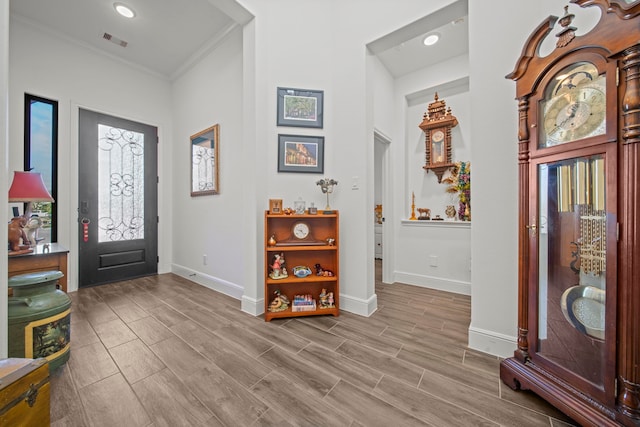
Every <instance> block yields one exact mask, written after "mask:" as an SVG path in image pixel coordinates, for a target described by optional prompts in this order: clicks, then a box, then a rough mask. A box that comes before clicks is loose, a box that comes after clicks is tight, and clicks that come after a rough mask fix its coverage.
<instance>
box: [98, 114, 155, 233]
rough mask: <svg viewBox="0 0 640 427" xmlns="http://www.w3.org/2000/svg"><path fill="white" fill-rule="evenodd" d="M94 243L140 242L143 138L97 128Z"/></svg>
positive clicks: (142, 206)
mask: <svg viewBox="0 0 640 427" xmlns="http://www.w3.org/2000/svg"><path fill="white" fill-rule="evenodd" d="M98 136H99V143H98V144H99V145H98V147H99V150H98V218H99V222H98V228H99V233H98V242H100V243H103V242H113V241H123V240H134V239H143V238H144V134H142V133H138V132H133V131H129V130H126V129H118V128H114V127H110V126H105V125H101V124H99V125H98Z"/></svg>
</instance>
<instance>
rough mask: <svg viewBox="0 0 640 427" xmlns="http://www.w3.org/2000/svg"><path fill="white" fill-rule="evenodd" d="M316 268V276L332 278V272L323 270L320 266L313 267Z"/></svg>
mask: <svg viewBox="0 0 640 427" xmlns="http://www.w3.org/2000/svg"><path fill="white" fill-rule="evenodd" d="M314 267H315V268H316V276H324V277H333V276H334V274H333V271H331V270H325V269H324V268H322V266H321V265H320V264H316V265H315V266H314Z"/></svg>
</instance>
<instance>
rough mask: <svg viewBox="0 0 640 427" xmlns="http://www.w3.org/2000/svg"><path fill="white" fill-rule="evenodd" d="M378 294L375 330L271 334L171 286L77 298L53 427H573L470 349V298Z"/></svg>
mask: <svg viewBox="0 0 640 427" xmlns="http://www.w3.org/2000/svg"><path fill="white" fill-rule="evenodd" d="M378 269H379V265H378ZM376 293H377V296H378V307H379V308H378V311H377V312H376V313H374V314H373V315H372V316H371V317H369V318H365V317H360V316H356V315H353V314H350V313H347V312H342V313H341V315H340V316H339V317H332V316H330V317H326V316H319V317H304V318H296V319H281V320H273V321H271V322H270V323H266V322H264V320H263V318H262V317H257V318H256V317H253V316H250V315H248V314H245V313H243V312H241V311H240V302H239V301H238V300H235V299H233V298H230V297H228V296H225V295H222V294H220V293H217V292H214V291H211V290H209V289H206V288H204V287H201V286H199V285H197V284H194V283H192V282H190V281H188V280H185V279H183V278H181V277H179V276H176V275H173V274H163V275H158V276H153V277H146V278H141V279H136V280H132V281H124V282H118V283H113V284H109V285H103V286H99V287H93V288H88V289H81V290H79V291H78V292H73V293H71V294H70V296H71V298H72V301H73V303H72V329H71V330H72V344H71V345H72V350H71V358H70V360H69V362H68V363H67V364H66V365H64V366H63V367H61V368H59V369H57V370H56V371H54V372H52V374H51V387H52V389H51V421H52V425H53V426H110V427H111V426H126V427H135V426H154V427H159V426H171V427H174V426H276V425H277V426H354V427H355V426H413V425H416V426H417V425H421V426H426V425H429V426H438V427H442V426H556V427H559V426H567V425H573V424H572V421H571V420H570V419H568V418H567V417H565V416H564V415H563V414H561V413H560V412H558V411H557V410H556V409H554V408H553V407H551V406H550V405H548V404H547V403H545V402H544V401H543V400H541V399H539V398H538V397H537V396H535V395H534V394H532V393H528V392H514V391H512V390H511V389H509V388H508V387H506V386H504V385H503V384H502V383H501V382H500V378H499V374H498V371H499V360H498V358H496V357H492V356H489V355H486V354H483V353H480V352H476V351H472V350H469V349H468V348H467V347H466V343H467V328H468V326H469V321H470V298H469V297H467V296H463V295H457V294H451V293H446V292H440V291H435V290H430V289H423V288H418V287H414V286H409V285H404V284H392V285H385V284H382V283H381V282H379V281H377V283H376Z"/></svg>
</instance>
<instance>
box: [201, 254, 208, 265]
mask: <svg viewBox="0 0 640 427" xmlns="http://www.w3.org/2000/svg"><path fill="white" fill-rule="evenodd" d="M202 263H203V264H204V265H207V254H204V255H202Z"/></svg>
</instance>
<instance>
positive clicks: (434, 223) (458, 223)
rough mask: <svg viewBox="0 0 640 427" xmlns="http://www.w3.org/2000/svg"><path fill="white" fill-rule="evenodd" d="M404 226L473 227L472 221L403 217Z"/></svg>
mask: <svg viewBox="0 0 640 427" xmlns="http://www.w3.org/2000/svg"><path fill="white" fill-rule="evenodd" d="M401 223H402V225H403V226H409V227H439V228H471V221H432V220H419V219H418V220H410V219H403V220H402V221H401Z"/></svg>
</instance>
